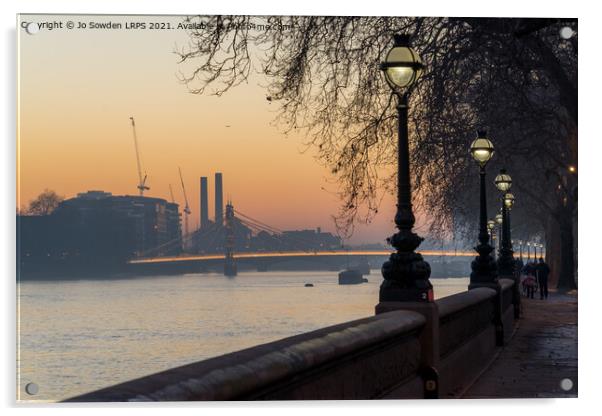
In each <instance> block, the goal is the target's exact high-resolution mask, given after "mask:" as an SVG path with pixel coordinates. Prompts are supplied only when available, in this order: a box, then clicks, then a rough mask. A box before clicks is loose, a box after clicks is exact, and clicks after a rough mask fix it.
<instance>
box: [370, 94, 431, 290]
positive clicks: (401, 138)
mask: <svg viewBox="0 0 602 416" xmlns="http://www.w3.org/2000/svg"><path fill="white" fill-rule="evenodd" d="M398 99H399V102H398V105H397V112H398V116H399V126H398V140H397V146H398V149H397V164H398V169H397V213H396V214H395V225H396V226H397V229H398V230H399V231H398V232H397V233H396V234H394V235H393V236H392V237H390V238H389V239H388V242H389V243H390V244H391V245H392V246H393V247H395V249H396V252H395V253H392V254H391V256H390V257H389V260H388V261H386V262H385V263H384V264H383V266H382V274H383V277H384V279H385V280H384V281H383V283H382V284H381V286H380V294H379V301H380V302H398V301H419V302H420V301H423V302H432V301H433V300H434V298H433V286H432V284H431V282H430V281H429V277H430V275H431V268H430V265H429V264H428V263H427V262H426V261H424V259H423V257H422V255H421V254H419V253H416V252H415V250H416V248H417V247H418V246H419V245H420V243H421V242H422V240H423V238H422V237H419V236H418V235H417V234H416V233H414V232H413V231H412V228H413V227H414V223H415V222H416V219H415V217H414V213H413V211H412V196H411V195H412V191H411V184H410V157H409V143H408V96H407V94H403V95H398Z"/></svg>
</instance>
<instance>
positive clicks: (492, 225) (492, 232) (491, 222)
mask: <svg viewBox="0 0 602 416" xmlns="http://www.w3.org/2000/svg"><path fill="white" fill-rule="evenodd" d="M495 227H496V222H495V220H489V221H487V229H488V230H489V235H490V236H491V246H492V247H493V248H494V250H493V258H494V259H495V240H496V239H497V238H496V237H497V236H496V234H495Z"/></svg>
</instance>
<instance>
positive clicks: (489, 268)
mask: <svg viewBox="0 0 602 416" xmlns="http://www.w3.org/2000/svg"><path fill="white" fill-rule="evenodd" d="M470 153H471V154H472V157H473V158H474V160H476V161H477V163H478V164H479V175H480V199H481V201H480V202H481V203H480V215H479V244H478V245H477V246H476V247H475V250H476V252H477V253H478V255H477V256H476V258H475V259H474V260H473V262H472V264H471V267H472V273H471V274H470V284H469V285H468V288H469V289H472V288H475V287H480V286H491V285H494V284H495V283H496V277H497V276H496V264H495V260H494V259H493V258H492V256H491V252H492V251H493V247H491V245H490V244H489V234H488V233H487V195H486V187H485V166H487V162H489V160H490V159H491V158H492V157H493V153H494V149H493V144H492V143H491V141H490V140H489V139H488V138H487V133H486V132H485V131H479V132H478V134H477V138H476V139H475V140H474V141H473V142H472V144H471V145H470Z"/></svg>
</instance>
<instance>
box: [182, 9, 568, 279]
mask: <svg viewBox="0 0 602 416" xmlns="http://www.w3.org/2000/svg"><path fill="white" fill-rule="evenodd" d="M186 20H187V21H188V22H191V23H196V24H197V27H198V28H197V29H194V30H192V31H191V32H190V40H191V41H190V44H189V45H188V46H186V47H184V48H182V49H180V50H179V51H178V54H179V56H180V64H181V67H182V78H181V80H182V81H183V82H184V83H186V84H187V85H188V87H189V89H190V91H191V92H193V93H197V94H203V93H210V94H215V95H221V94H223V93H225V92H227V91H228V90H229V89H230V88H233V87H235V86H237V85H239V84H240V83H243V82H245V81H247V79H248V77H249V75H250V74H251V71H253V70H257V71H258V72H260V73H261V74H263V75H264V76H265V78H266V79H267V83H266V98H267V100H268V101H270V102H271V103H276V104H277V105H278V106H279V113H278V115H277V121H278V122H279V125H280V126H282V127H283V128H284V131H285V132H291V131H295V130H302V131H304V132H305V133H306V135H307V136H306V137H307V144H308V145H310V146H313V147H314V148H315V149H316V150H317V152H318V155H319V158H320V160H321V161H322V162H323V163H324V164H325V165H327V166H328V167H329V168H330V169H331V171H332V173H333V175H335V176H336V178H337V179H338V182H339V184H340V189H341V191H340V197H341V199H342V201H343V203H342V206H341V211H340V212H339V215H338V217H337V220H338V221H337V225H338V226H339V227H340V228H341V229H342V230H345V231H349V232H352V230H353V224H354V221H357V220H361V221H369V220H370V219H371V218H372V216H373V215H374V214H375V213H376V212H377V211H378V206H379V202H380V200H381V199H382V196H383V194H384V193H385V192H391V191H392V190H393V188H394V186H395V183H394V179H395V168H396V165H395V164H396V152H395V150H396V148H395V145H396V123H397V115H396V111H395V100H394V99H393V96H392V94H391V91H390V89H389V87H388V86H387V84H386V82H385V81H384V79H383V77H382V75H381V74H380V73H379V72H380V71H379V70H378V64H379V62H381V61H382V60H383V58H384V56H385V54H386V52H387V51H388V50H389V48H390V47H391V42H392V37H393V35H394V34H396V33H409V34H412V35H413V45H414V47H415V49H416V50H417V51H419V53H420V55H421V56H422V58H423V61H424V62H425V63H426V65H427V71H426V73H425V74H424V76H423V77H422V78H421V79H420V80H419V82H418V83H417V85H416V86H415V87H414V88H415V90H414V91H413V93H412V95H411V100H412V102H411V107H410V108H411V113H410V135H411V146H412V151H411V155H412V162H413V170H412V173H413V175H414V177H413V185H414V187H415V189H416V191H417V192H415V195H414V197H415V203H416V204H417V206H418V207H419V209H422V210H423V211H425V212H428V213H429V214H430V218H431V220H432V221H431V223H430V231H431V233H433V234H434V235H443V234H446V233H455V234H458V233H463V234H464V235H468V233H471V234H473V233H474V227H475V226H476V222H477V221H476V215H475V214H474V213H475V212H476V210H477V209H476V207H477V202H478V201H477V198H476V194H477V187H476V181H477V174H476V168H475V166H474V163H473V162H472V160H470V156H469V154H468V146H469V144H470V142H471V140H472V139H473V138H474V135H475V130H476V129H477V128H479V127H487V128H488V129H489V131H490V135H491V137H492V139H493V141H494V144H495V146H496V151H497V152H496V157H495V159H494V160H493V161H492V162H491V165H490V172H491V173H494V172H495V170H496V169H499V168H500V167H506V168H507V169H508V170H509V172H510V173H511V174H512V176H513V178H514V182H515V187H514V188H513V190H516V194H517V204H516V208H515V210H514V212H513V220H514V222H513V225H514V227H513V228H514V229H515V230H516V232H515V237H517V238H521V237H522V238H523V239H526V238H528V237H529V236H531V235H533V234H542V235H545V238H546V243H547V246H548V257H549V258H556V259H558V267H557V268H556V269H557V270H560V271H561V273H560V279H559V285H560V286H562V287H565V288H571V287H574V278H573V271H574V267H573V265H574V253H573V247H574V245H575V244H574V234H573V228H574V227H573V223H574V220H575V219H576V208H575V206H576V204H575V202H576V198H575V197H574V196H576V177H575V175H574V174H570V173H569V171H568V167H569V166H572V165H574V166H575V167H576V166H577V38H576V36H573V37H572V38H571V39H569V40H563V39H561V38H560V36H559V30H560V28H561V27H562V26H563V25H566V24H570V25H571V26H572V27H573V28H576V21H560V20H558V19H473V18H465V19H460V18H408V17H404V18H394V17H319V16H293V17H249V16H208V17H203V16H197V17H189V18H187V19H186ZM491 176H493V175H491ZM491 179H492V180H493V177H492V178H491ZM489 196H490V199H491V201H490V202H491V204H494V203H495V204H496V205H495V206H497V205H498V201H497V200H496V199H495V197H496V195H495V193H494V192H490V195H489Z"/></svg>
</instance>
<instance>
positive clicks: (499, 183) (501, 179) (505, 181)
mask: <svg viewBox="0 0 602 416" xmlns="http://www.w3.org/2000/svg"><path fill="white" fill-rule="evenodd" d="M494 182H495V186H496V188H497V189H499V190H500V191H502V192H506V191H508V190H510V188H511V187H512V178H511V177H510V175H508V173H506V169H501V170H500V173H499V175H497V176H496V177H495V181H494Z"/></svg>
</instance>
